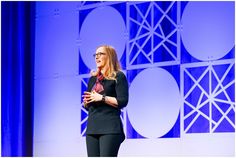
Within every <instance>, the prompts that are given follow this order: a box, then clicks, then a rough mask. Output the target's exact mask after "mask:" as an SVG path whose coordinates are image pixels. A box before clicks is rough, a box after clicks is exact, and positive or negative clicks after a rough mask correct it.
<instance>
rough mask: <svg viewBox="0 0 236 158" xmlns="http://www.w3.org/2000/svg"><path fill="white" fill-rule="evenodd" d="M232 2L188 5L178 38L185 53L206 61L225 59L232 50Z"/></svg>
mask: <svg viewBox="0 0 236 158" xmlns="http://www.w3.org/2000/svg"><path fill="white" fill-rule="evenodd" d="M233 3H234V2H212V1H209V2H188V4H187V6H186V7H185V9H184V12H183V16H182V25H183V29H182V31H181V36H182V40H183V44H184V46H185V48H186V49H187V51H188V52H189V53H190V54H191V55H192V56H193V57H195V58H196V59H199V60H203V61H208V60H217V59H220V58H222V57H224V56H225V55H226V54H227V53H228V52H229V51H230V50H231V49H232V48H233V46H234V34H235V33H234V4H233Z"/></svg>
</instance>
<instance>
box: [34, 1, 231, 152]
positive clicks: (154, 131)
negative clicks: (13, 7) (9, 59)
mask: <svg viewBox="0 0 236 158" xmlns="http://www.w3.org/2000/svg"><path fill="white" fill-rule="evenodd" d="M234 7H235V2H167V1H165V2H160V1H159V2H37V5H36V8H37V10H36V17H37V18H36V54H35V72H36V73H35V133H34V136H35V137H34V140H35V141H34V142H35V147H34V151H35V152H34V153H35V155H36V156H51V155H52V156H78V155H82V156H86V148H85V140H84V134H85V130H86V123H87V111H86V110H85V109H84V108H83V107H82V98H81V94H82V93H83V91H84V90H86V86H87V82H88V78H89V72H90V70H91V69H95V68H96V67H95V62H94V58H93V56H92V54H94V52H95V49H96V47H97V46H99V45H101V44H110V45H112V46H114V47H115V48H116V50H117V53H118V57H119V59H120V62H121V65H122V68H123V71H124V72H125V74H126V76H127V78H128V82H129V92H130V100H129V104H128V106H127V107H126V108H124V109H123V111H122V115H121V118H122V121H123V125H124V130H125V133H126V137H127V139H126V140H125V142H124V143H123V144H122V146H121V150H120V154H121V155H122V156H129V155H131V156H135V155H136V156H142V155H154V156H155V155H179V156H180V155H195V156H196V155H207V156H209V155H223V156H225V155H232V154H233V153H234V141H233V140H234V133H235V74H234V69H235V61H234V60H235V51H234V43H235V39H234V34H235V26H234V23H235V21H234V19H235V17H234V13H235V9H234ZM219 134H220V135H219ZM166 138H172V139H166ZM186 138H188V139H186ZM206 138H207V139H211V138H213V140H214V141H210V142H209V141H207V139H206ZM193 142H194V143H195V144H194V143H193ZM214 144H217V145H214ZM142 145H143V147H144V146H145V147H144V148H146V146H147V145H149V148H148V147H147V148H148V149H144V148H142ZM68 146H70V148H69V147H68ZM199 146H200V149H199V150H198V152H196V150H194V149H195V147H199ZM222 146H224V147H225V146H227V148H224V149H223V148H222ZM137 148H140V150H139V151H136V149H137ZM152 149H153V150H152Z"/></svg>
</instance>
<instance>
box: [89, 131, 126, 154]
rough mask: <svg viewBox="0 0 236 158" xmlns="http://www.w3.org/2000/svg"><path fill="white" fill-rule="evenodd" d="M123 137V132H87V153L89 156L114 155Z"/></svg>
mask: <svg viewBox="0 0 236 158" xmlns="http://www.w3.org/2000/svg"><path fill="white" fill-rule="evenodd" d="M124 139H125V136H124V134H95V135H88V134H87V135H86V144H87V154H88V156H89V157H99V156H102V157H109V156H112V157H116V156H117V155H118V150H119V148H120V144H121V143H122V142H123V141H124Z"/></svg>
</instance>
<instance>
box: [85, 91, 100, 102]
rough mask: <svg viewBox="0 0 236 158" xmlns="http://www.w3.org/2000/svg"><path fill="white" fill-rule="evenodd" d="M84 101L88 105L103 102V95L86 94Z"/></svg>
mask: <svg viewBox="0 0 236 158" xmlns="http://www.w3.org/2000/svg"><path fill="white" fill-rule="evenodd" d="M82 97H83V98H84V99H83V100H84V102H85V103H86V104H89V103H91V102H97V101H101V100H102V95H101V94H99V93H97V92H95V91H92V92H84V95H83V96H82Z"/></svg>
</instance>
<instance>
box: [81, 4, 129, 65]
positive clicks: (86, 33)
mask: <svg viewBox="0 0 236 158" xmlns="http://www.w3.org/2000/svg"><path fill="white" fill-rule="evenodd" d="M125 30H126V29H125V23H124V20H123V19H122V17H121V15H120V13H119V12H118V11H117V10H116V9H114V8H112V7H109V6H104V7H99V8H96V9H94V10H93V11H91V13H89V14H88V16H87V17H86V19H85V20H84V22H83V25H82V27H81V31H80V39H81V46H80V52H81V56H82V59H83V61H84V62H85V64H86V65H87V66H88V67H89V68H90V69H94V68H95V66H96V65H95V62H94V58H93V54H94V53H95V51H96V48H97V47H98V46H100V45H104V44H106V45H111V46H113V47H114V48H115V49H116V51H117V55H118V58H119V59H120V57H121V56H122V53H123V52H124V48H125Z"/></svg>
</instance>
